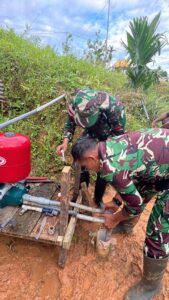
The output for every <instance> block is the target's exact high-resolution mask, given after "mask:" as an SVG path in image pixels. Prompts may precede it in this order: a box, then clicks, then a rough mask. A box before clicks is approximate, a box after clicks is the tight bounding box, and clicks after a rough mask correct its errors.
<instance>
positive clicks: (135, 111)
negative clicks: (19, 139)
mask: <svg viewBox="0 0 169 300" xmlns="http://www.w3.org/2000/svg"><path fill="white" fill-rule="evenodd" d="M0 62H1V63H0V79H2V80H3V82H4V85H5V94H6V97H7V98H8V99H9V103H10V105H9V106H8V107H7V108H6V110H5V111H3V112H1V113H0V122H3V121H5V120H7V119H9V118H13V117H15V116H17V115H20V114H22V113H25V112H27V111H29V110H32V109H34V108H36V107H37V106H38V105H40V104H43V103H46V102H48V101H49V100H51V99H53V98H55V97H57V96H59V95H61V94H62V93H63V92H64V93H65V92H66V94H67V95H68V97H67V99H69V96H70V93H72V92H73V90H74V89H75V88H77V87H83V86H91V87H93V88H96V89H99V90H104V91H107V92H110V93H111V94H113V95H119V96H120V97H121V99H122V101H123V102H124V103H126V107H127V118H128V126H127V129H128V130H135V129H139V128H140V127H145V126H146V125H147V123H146V120H145V118H144V113H143V110H142V107H141V104H140V99H141V97H142V95H141V94H139V93H137V94H136V93H135V92H133V91H131V90H130V89H129V88H128V87H127V78H126V77H125V75H123V74H121V73H119V72H115V71H108V70H105V68H103V67H102V66H94V65H92V64H90V63H88V62H86V61H85V60H82V59H81V60H78V59H77V58H75V57H74V56H60V55H57V54H56V53H55V52H54V50H53V49H51V48H50V47H46V48H41V47H38V46H36V45H34V44H32V43H30V42H28V41H26V40H24V39H23V38H21V37H19V36H17V35H16V34H15V33H14V32H13V31H12V30H11V31H4V30H2V29H0ZM168 92H169V85H168V84H166V83H165V84H163V85H161V86H158V87H156V88H152V90H150V91H149V93H148V95H147V96H146V97H147V98H146V99H147V106H148V110H149V112H150V115H151V117H153V116H154V115H155V114H157V113H158V112H159V113H160V112H162V111H165V110H166V109H167V110H168V104H167V103H168ZM66 106H67V103H66V101H62V102H61V103H60V104H55V105H53V106H51V107H50V108H48V109H46V110H44V111H43V112H41V113H39V114H36V115H34V116H32V117H29V118H28V119H25V120H23V121H20V122H18V123H16V124H15V125H13V126H10V127H8V128H6V129H4V131H11V130H14V131H19V132H21V133H24V134H27V135H29V136H30V138H31V142H32V162H33V164H32V173H33V174H36V175H43V174H48V175H49V176H55V175H56V173H57V172H58V171H59V170H60V169H61V168H62V162H61V161H60V158H58V157H57V156H56V155H55V149H56V146H57V145H58V144H59V143H60V142H61V140H62V135H63V126H64V119H65V116H66Z"/></svg>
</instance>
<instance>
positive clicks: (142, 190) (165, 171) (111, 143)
mask: <svg viewBox="0 0 169 300" xmlns="http://www.w3.org/2000/svg"><path fill="white" fill-rule="evenodd" d="M99 155H100V162H101V166H102V167H101V175H102V177H103V178H104V179H105V180H106V181H107V182H110V183H111V184H112V185H113V186H114V187H115V188H116V189H117V191H118V192H119V193H120V194H121V196H122V198H123V200H124V202H125V205H124V208H123V209H124V212H125V213H127V214H128V215H129V217H134V216H136V215H139V214H140V213H141V212H142V211H143V210H144V208H145V206H146V204H147V203H148V201H149V200H150V199H151V197H152V196H153V195H157V200H156V203H155V204H154V207H153V210H152V212H151V215H150V218H149V222H148V226H147V233H146V240H145V245H144V252H145V255H147V256H149V257H153V258H164V257H166V256H169V130H167V129H145V130H140V131H138V132H134V133H129V134H124V135H122V136H120V137H113V138H111V139H109V140H108V141H107V142H100V143H99ZM160 189H161V192H159V190H160Z"/></svg>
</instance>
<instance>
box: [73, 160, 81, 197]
mask: <svg viewBox="0 0 169 300" xmlns="http://www.w3.org/2000/svg"><path fill="white" fill-rule="evenodd" d="M80 176H81V166H80V165H79V164H77V163H76V165H75V183H74V191H73V198H72V201H73V202H76V200H77V197H78V194H79V189H80Z"/></svg>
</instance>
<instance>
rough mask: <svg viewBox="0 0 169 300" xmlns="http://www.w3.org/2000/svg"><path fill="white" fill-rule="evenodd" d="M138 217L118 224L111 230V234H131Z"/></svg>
mask: <svg viewBox="0 0 169 300" xmlns="http://www.w3.org/2000/svg"><path fill="white" fill-rule="evenodd" d="M139 219H140V216H137V217H133V218H130V219H128V220H125V221H122V222H120V223H119V224H118V225H117V226H116V227H115V228H113V229H112V230H111V233H113V234H114V233H128V234H130V233H132V232H133V228H134V226H135V225H136V224H137V222H138V221H139Z"/></svg>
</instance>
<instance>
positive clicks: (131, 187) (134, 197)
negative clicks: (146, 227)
mask: <svg viewBox="0 0 169 300" xmlns="http://www.w3.org/2000/svg"><path fill="white" fill-rule="evenodd" d="M121 175H122V174H121ZM124 178H125V174H123V176H121V178H120V180H118V181H116V182H115V184H113V185H114V186H115V188H116V189H117V191H118V192H119V194H120V196H121V197H122V199H123V201H124V203H125V205H124V207H123V213H124V215H128V216H136V215H139V214H140V213H141V212H142V211H143V210H144V207H145V205H144V203H143V199H142V196H141V195H140V193H139V191H138V190H137V188H136V186H135V184H134V182H133V181H132V180H131V179H130V178H126V179H124Z"/></svg>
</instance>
